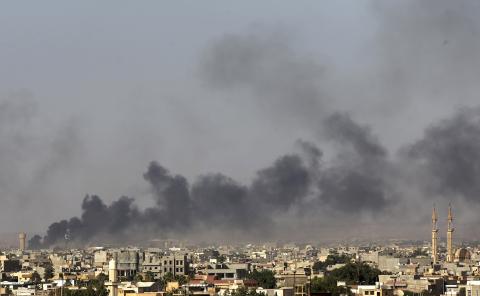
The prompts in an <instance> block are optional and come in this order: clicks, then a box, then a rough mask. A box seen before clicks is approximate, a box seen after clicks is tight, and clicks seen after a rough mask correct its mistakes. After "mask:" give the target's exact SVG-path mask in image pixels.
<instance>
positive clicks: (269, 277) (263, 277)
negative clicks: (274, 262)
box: [247, 269, 277, 289]
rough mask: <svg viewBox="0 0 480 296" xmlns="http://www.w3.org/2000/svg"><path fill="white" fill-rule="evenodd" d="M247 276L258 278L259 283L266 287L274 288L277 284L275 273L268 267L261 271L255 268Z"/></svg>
mask: <svg viewBox="0 0 480 296" xmlns="http://www.w3.org/2000/svg"><path fill="white" fill-rule="evenodd" d="M247 278H248V279H252V280H256V281H257V283H258V285H259V286H260V287H262V288H264V289H273V288H275V286H276V284H277V280H276V279H275V273H274V272H273V271H271V270H268V269H264V270H261V271H257V270H253V271H252V272H251V273H249V274H248V275H247Z"/></svg>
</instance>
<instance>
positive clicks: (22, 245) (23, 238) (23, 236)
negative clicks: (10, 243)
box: [18, 232, 27, 251]
mask: <svg viewBox="0 0 480 296" xmlns="http://www.w3.org/2000/svg"><path fill="white" fill-rule="evenodd" d="M18 240H19V247H20V251H25V241H26V240H27V235H26V234H25V232H20V233H19V234H18Z"/></svg>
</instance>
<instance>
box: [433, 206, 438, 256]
mask: <svg viewBox="0 0 480 296" xmlns="http://www.w3.org/2000/svg"><path fill="white" fill-rule="evenodd" d="M437 241H438V228H437V211H436V210H435V206H433V210H432V260H433V264H436V263H437V260H438V253H437V250H438V245H437Z"/></svg>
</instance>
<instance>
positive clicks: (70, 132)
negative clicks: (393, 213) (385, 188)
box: [0, 0, 480, 236]
mask: <svg viewBox="0 0 480 296" xmlns="http://www.w3.org/2000/svg"><path fill="white" fill-rule="evenodd" d="M478 13H479V6H478V4H477V3H475V2H473V1H459V2H458V3H454V4H453V3H451V2H450V1H422V2H417V1H401V3H400V1H399V2H396V3H392V4H385V3H383V1H378V2H376V1H354V0H352V1H301V2H298V1H236V2H233V1H220V0H219V1H101V2H99V1H78V2H75V3H73V2H68V3H66V2H63V1H35V2H30V3H28V5H27V4H26V3H23V2H19V1H10V2H8V3H7V2H5V3H3V4H2V8H1V9H0V36H1V37H0V123H1V127H0V137H1V140H0V163H2V165H0V198H1V206H0V232H15V231H20V230H24V231H28V232H39V233H44V232H45V229H46V228H47V226H48V225H49V224H50V223H51V222H53V221H56V220H59V219H63V218H68V217H70V216H74V215H79V214H80V212H81V208H80V204H81V202H82V199H83V198H84V196H85V195H86V194H98V195H99V196H101V197H102V198H103V199H104V200H105V201H106V202H107V203H108V202H110V201H112V200H114V199H117V198H119V197H120V196H122V195H127V196H132V197H135V198H136V204H138V205H139V206H140V207H147V206H149V205H150V204H152V201H151V196H150V195H151V194H150V189H149V186H148V183H147V182H145V180H144V178H143V177H142V175H143V174H144V173H145V172H146V170H147V167H148V165H149V163H150V161H158V162H159V163H161V164H162V165H163V166H165V167H166V168H168V169H169V170H170V171H172V172H173V173H178V174H182V175H184V176H185V177H187V179H189V180H193V179H194V178H196V177H197V176H198V175H201V174H205V173H210V172H222V173H223V174H225V175H227V176H230V177H232V178H233V179H235V180H237V181H239V182H241V183H244V184H248V183H249V182H251V181H252V180H253V178H254V177H255V174H256V172H257V171H258V170H259V169H262V168H264V167H267V166H269V165H270V164H271V163H272V162H273V161H274V160H275V159H277V158H278V157H280V156H281V155H284V154H288V153H291V152H292V151H294V150H295V149H296V148H295V143H296V141H297V140H298V139H303V140H305V141H309V142H312V143H315V144H316V145H317V146H318V147H320V149H321V150H323V151H324V153H325V159H327V160H328V159H333V158H335V155H336V154H335V151H336V149H337V148H335V145H331V144H329V143H327V142H328V141H327V140H325V136H324V135H322V133H321V131H320V126H319V125H321V123H320V122H321V120H322V119H323V118H324V117H327V115H328V114H330V113H334V112H348V113H349V114H350V116H351V118H352V119H353V120H354V121H356V122H358V123H359V124H360V125H361V126H368V129H369V130H370V131H371V133H372V134H373V135H374V137H375V138H376V139H378V142H380V143H381V144H382V146H384V147H385V149H386V151H387V154H388V157H389V158H395V157H396V155H397V154H398V153H399V151H401V150H402V149H404V148H405V147H406V146H409V145H411V144H413V143H416V142H417V141H419V140H420V139H421V138H422V137H424V132H425V129H426V128H427V127H429V126H432V125H435V124H437V123H438V122H441V120H442V119H448V118H451V117H452V116H454V114H456V112H458V110H459V109H460V108H462V107H466V108H473V107H475V106H476V105H477V103H478V90H479V85H480V84H479V83H478V77H479V75H478V74H480V73H479V72H480V67H479V66H480V65H479V63H480V50H479V49H480V41H479V40H480V39H479V36H478V35H477V33H478V32H480V31H479V29H480V27H479V21H478V19H479V18H478ZM252 44H253V51H251V50H250V47H249V46H252ZM222 46H223V47H222ZM231 47H233V48H231ZM242 49H246V51H245V52H247V59H248V54H253V55H255V54H256V53H257V51H262V54H261V57H260V59H259V60H254V63H255V65H253V66H251V67H249V68H247V69H246V70H245V72H240V70H238V69H239V68H242V66H243V65H242V61H243V60H242V59H239V61H240V62H239V64H238V65H237V64H235V63H233V64H232V67H230V66H229V67H230V68H229V67H226V69H224V68H222V67H223V65H222V64H221V62H222V59H221V58H222V53H223V52H224V50H225V51H226V52H227V53H228V54H227V57H226V58H227V59H228V58H229V55H230V54H232V55H234V54H238V55H239V56H243V55H244V54H245V52H242ZM237 50H238V52H236V51H237ZM232 52H233V53H232ZM219 57H220V60H219V61H218V60H217V59H218V58H219ZM243 57H245V56H243ZM212 59H215V60H214V61H212ZM285 60H287V62H288V63H287V62H285ZM224 62H225V61H224ZM218 63H220V66H218V65H219V64H218ZM212 64H213V66H212ZM227 64H228V63H227ZM258 65H260V66H258ZM216 67H217V68H216ZM218 67H220V68H221V71H220V72H219V71H218ZM252 69H253V70H252ZM272 69H275V70H274V71H273V72H270V71H272ZM236 71H238V72H236ZM241 71H244V70H241ZM249 71H252V72H249ZM277 71H278V72H286V73H288V72H290V71H291V73H293V74H292V75H287V74H282V73H278V72H277ZM295 71H296V72H295ZM275 72H277V73H275ZM219 73H220V74H219ZM297 74H298V75H297ZM295 79H297V80H298V81H299V82H297V83H295V84H289V83H290V82H286V81H284V80H288V81H290V80H295ZM305 85H306V86H305ZM304 86H305V87H306V88H308V91H305V90H303V87H304ZM293 88H295V90H292V89H293ZM297 88H299V89H300V90H299V89H297ZM312 89H314V91H313V92H314V94H313V95H312V98H313V99H312V98H309V99H308V100H305V99H302V98H301V96H303V95H305V93H306V92H308V94H310V93H311V90H312ZM476 140H477V139H475V141H476ZM477 143H478V142H477ZM475 161H479V163H480V160H475ZM475 176H476V175H475ZM475 188H476V187H475ZM470 193H471V192H470ZM405 194H407V193H405ZM462 194H463V193H462ZM479 194H480V192H479ZM407 195H408V194H407ZM432 195H435V194H432ZM409 198H410V199H413V200H417V198H416V197H415V198H412V197H409ZM409 198H408V197H407V198H406V199H407V200H410V199H409ZM452 198H453V197H452ZM472 198H473V197H467V198H465V197H463V199H462V198H461V199H460V200H459V202H458V203H457V205H458V206H457V208H459V211H461V209H462V208H468V207H467V206H465V205H466V203H465V201H472ZM476 198H478V196H476V197H475V199H476ZM447 199H448V198H447ZM447 199H441V200H440V201H437V204H440V205H445V204H446V203H447ZM417 202H418V200H417ZM433 202H435V197H429V198H427V199H425V200H423V199H422V202H421V203H422V204H424V205H425V206H424V209H425V211H424V212H425V216H421V219H419V220H418V221H425V223H424V224H422V226H421V227H422V231H423V230H427V231H428V227H429V226H428V223H429V221H428V215H429V214H430V210H429V208H430V207H431V205H432V204H433ZM474 203H475V205H476V201H474ZM404 207H405V206H404V205H401V206H398V208H397V210H398V211H403V210H405V208H404ZM422 209H423V208H422ZM380 210H381V209H380ZM442 210H444V209H443V208H442ZM465 211H466V212H465V213H466V215H467V213H468V210H467V209H465ZM397 215H398V216H400V215H399V214H398V213H397ZM472 215H473V214H472ZM422 219H423V220H422ZM416 221H417V220H416ZM459 223H460V222H459ZM464 223H465V224H468V223H471V220H468V221H464ZM12 225H15V229H13V228H12ZM326 227H328V226H326ZM460 232H461V230H460ZM402 234H404V235H408V231H405V232H403V233H402ZM414 235H417V233H414V234H412V236H414ZM426 235H428V234H426Z"/></svg>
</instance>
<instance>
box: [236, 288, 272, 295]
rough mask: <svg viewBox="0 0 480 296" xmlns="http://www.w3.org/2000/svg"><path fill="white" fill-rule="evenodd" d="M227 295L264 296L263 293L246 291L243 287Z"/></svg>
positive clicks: (251, 290)
mask: <svg viewBox="0 0 480 296" xmlns="http://www.w3.org/2000/svg"><path fill="white" fill-rule="evenodd" d="M229 294H230V296H265V294H264V293H258V292H257V291H255V290H253V289H247V288H245V287H240V288H238V289H236V290H235V291H233V292H231V293H229Z"/></svg>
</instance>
